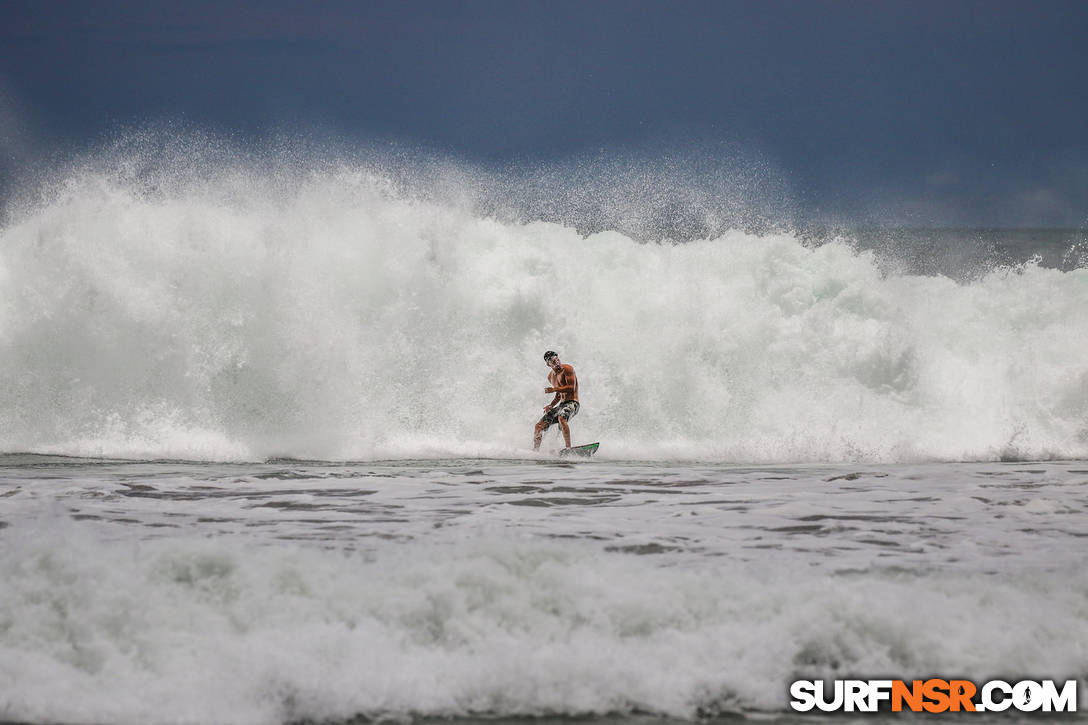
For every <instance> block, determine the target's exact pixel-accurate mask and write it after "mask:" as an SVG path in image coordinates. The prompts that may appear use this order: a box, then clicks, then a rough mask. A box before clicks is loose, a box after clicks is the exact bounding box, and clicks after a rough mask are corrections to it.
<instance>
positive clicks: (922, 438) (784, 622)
mask: <svg viewBox="0 0 1088 725" xmlns="http://www.w3.org/2000/svg"><path fill="white" fill-rule="evenodd" d="M189 144H190V145H189V146H185V147H184V148H182V149H181V151H184V153H182V152H181V151H179V150H178V149H177V148H174V149H173V150H172V151H170V152H169V153H163V152H155V153H150V154H144V155H141V154H142V153H143V152H142V151H141V152H139V153H138V152H137V151H139V149H137V150H136V151H133V149H131V148H126V149H123V150H124V153H119V152H118V151H117V150H116V149H114V150H109V151H105V152H102V153H100V154H99V155H96V156H93V157H90V158H88V159H84V160H82V161H80V162H79V163H75V164H73V165H71V166H70V167H68V168H65V169H62V170H60V171H58V172H56V173H55V174H53V175H52V176H49V177H48V178H43V179H39V180H38V181H36V182H35V184H34V185H32V186H30V187H28V188H26V189H23V190H22V191H21V192H20V193H19V194H17V195H13V196H11V198H10V199H9V200H8V203H7V206H6V208H5V216H4V222H3V226H2V227H0V341H2V344H0V375H2V379H3V381H4V384H3V385H2V386H0V721H7V722H34V723H47V722H48V723H54V722H60V723H261V724H264V723H269V724H271V723H299V722H312V723H319V722H320V723H332V722H348V721H363V720H366V721H371V720H395V721H398V722H403V721H409V720H423V721H429V720H432V719H439V720H443V721H445V720H447V719H454V720H455V721H458V722H464V723H469V722H473V723H475V722H479V721H482V720H486V721H488V722H495V721H503V722H506V721H512V720H514V719H518V718H540V719H543V720H546V721H549V722H551V721H552V719H556V721H560V722H568V723H569V722H574V721H578V722H580V721H583V720H587V721H593V722H599V723H611V722H620V723H658V722H665V721H692V720H700V719H716V718H724V719H727V720H736V719H754V720H760V721H767V720H771V721H779V722H795V721H801V722H805V721H807V722H813V721H820V720H819V718H812V717H804V716H795V715H791V714H790V713H789V711H788V709H787V703H788V699H789V698H788V685H789V683H790V682H791V681H793V680H795V679H815V678H836V677H862V678H875V677H885V676H886V677H901V678H904V679H913V678H924V677H928V676H932V675H939V676H940V675H943V676H954V677H966V678H968V679H972V680H975V681H984V680H986V679H991V678H995V677H1002V678H1005V679H1010V680H1012V679H1043V678H1054V679H1071V678H1077V679H1080V680H1081V681H1082V682H1083V681H1084V679H1085V678H1086V677H1088V607H1086V604H1085V602H1088V577H1086V576H1085V574H1084V561H1085V553H1086V549H1085V541H1086V538H1085V537H1086V536H1088V516H1086V514H1088V510H1086V509H1088V462H1086V460H1085V459H1088V363H1086V361H1088V316H1086V315H1085V314H1084V310H1086V309H1088V268H1086V266H1088V265H1086V258H1085V253H1086V247H1085V237H1084V233H1083V232H1082V231H1078V230H1018V231H1009V230H1003V231H1001V230H999V231H995V230H984V229H977V230H902V229H900V230H889V229H882V230H873V229H868V228H866V229H854V230H852V231H851V230H845V231H844V230H841V229H836V230H831V229H812V228H809V229H806V230H801V231H791V230H790V229H789V227H788V225H785V224H780V225H776V224H768V223H767V220H766V215H765V214H764V215H763V216H762V217H760V219H757V220H755V221H752V220H751V219H748V221H747V222H746V221H745V219H743V218H737V217H736V216H735V215H734V216H731V214H732V211H731V210H735V208H736V207H737V205H738V204H739V202H738V201H737V199H735V198H733V199H728V200H726V201H727V202H728V203H724V202H723V203H722V204H714V203H710V202H708V201H707V199H708V196H707V195H706V194H694V193H685V194H681V195H680V196H679V197H678V196H676V195H675V194H673V195H671V196H670V194H671V193H672V192H670V188H668V187H661V188H660V189H659V191H660V195H659V196H660V199H659V198H658V195H655V193H650V192H651V191H653V187H652V186H649V187H648V186H647V185H646V184H643V185H642V186H640V187H638V188H639V189H641V191H640V192H639V194H634V200H633V201H632V200H631V199H628V203H627V204H626V205H623V204H618V202H617V199H622V198H623V194H622V193H621V192H622V191H623V189H624V188H625V187H624V184H625V183H627V181H629V180H628V179H625V178H620V179H619V180H616V181H614V182H612V183H613V184H614V185H613V186H612V187H609V188H607V189H605V191H608V192H609V193H607V194H606V193H603V191H602V190H601V189H600V188H598V189H597V190H596V192H595V193H594V194H589V193H587V194H585V195H584V198H586V199H588V200H589V202H593V203H596V204H597V206H596V207H593V208H592V209H590V210H589V211H586V209H581V210H579V209H574V210H573V211H572V209H571V207H570V206H569V204H568V205H566V206H564V203H565V202H564V203H560V201H561V199H560V200H559V201H555V203H554V204H551V205H549V204H548V203H544V201H542V199H543V200H545V201H546V197H547V195H546V194H543V192H541V191H540V189H539V188H537V189H533V190H529V191H526V190H525V189H520V190H519V187H518V186H517V185H516V184H513V183H510V184H507V183H506V182H505V181H504V182H503V183H501V184H500V183H497V182H496V180H495V178H490V179H488V178H481V176H480V175H474V173H470V172H469V171H465V170H464V169H457V168H453V169H452V170H451V169H449V168H443V169H439V170H438V171H435V168H434V167H430V168H431V171H434V173H431V174H429V175H426V178H425V179H421V177H420V171H419V169H418V168H413V169H408V170H405V169H404V168H402V167H390V166H388V165H382V164H373V163H361V162H353V161H344V160H334V161H335V162H330V161H329V160H328V159H324V160H321V161H320V162H318V161H314V160H312V159H311V160H310V161H309V162H307V163H303V164H299V163H297V160H289V161H290V163H288V161H285V160H284V159H282V158H281V159H278V160H277V159H273V160H272V161H268V160H261V159H254V158H250V157H246V156H245V155H241V156H239V155H238V154H233V155H232V153H226V152H223V153H222V154H220V153H219V152H220V150H221V149H219V148H218V147H217V146H215V144H210V143H208V142H206V141H202V142H199V143H198V142H197V141H196V140H190V142H189ZM221 157H222V158H221ZM439 171H440V172H441V173H439ZM507 181H508V180H507ZM648 188H649V189H650V191H647V189H648ZM564 193H566V194H567V197H564V198H568V199H569V198H570V197H573V196H575V194H572V193H571V192H570V190H569V189H568V190H566V191H565V192H564ZM555 199H559V197H555ZM655 199H658V201H654V200H655ZM553 201H554V199H553ZM742 201H743V199H742ZM589 202H586V203H589ZM636 202H637V203H636ZM685 203H686V204H687V206H684V204H685ZM640 204H642V205H644V206H645V207H646V216H645V217H639V216H638V210H637V207H639V205H640ZM655 204H657V206H655ZM678 205H679V206H678ZM700 205H702V206H700ZM590 206H592V204H590ZM742 206H743V204H742ZM678 208H680V209H681V211H682V212H683V213H682V214H680V215H679V217H678V216H677V214H676V210H677V209H678ZM632 215H634V216H632ZM670 219H671V220H672V221H671V222H670V221H669V220H670ZM677 219H679V220H680V221H677ZM662 220H664V221H662ZM662 224H664V227H663V226H662ZM669 224H673V226H671V227H670V226H669ZM663 229H664V231H662V230H663ZM670 229H671V232H670ZM546 349H556V350H558V351H559V352H560V354H561V356H562V358H563V360H564V362H568V363H571V364H573V365H574V366H575V369H576V370H577V372H578V375H579V380H580V393H581V399H582V410H581V412H580V413H579V415H578V416H577V417H575V418H574V419H573V421H572V429H573V431H574V438H575V442H576V443H582V442H590V441H594V440H599V441H601V449H600V452H599V454H598V455H597V456H596V457H594V458H593V459H589V460H583V461H568V460H565V459H559V458H557V457H555V456H554V450H555V449H556V448H557V447H558V445H559V443H558V441H557V438H556V437H555V435H554V433H552V434H550V435H549V437H548V438H547V439H546V441H545V445H544V449H545V450H544V452H543V453H542V454H539V455H537V454H534V453H533V452H532V451H531V450H530V441H531V435H532V425H533V423H534V422H535V420H536V419H537V418H538V417H539V415H540V409H541V407H542V406H543V405H544V403H546V402H547V399H548V397H549V396H546V395H544V394H543V392H542V389H543V387H544V385H545V384H546V383H545V374H546V372H547V369H546V367H545V366H544V363H543V360H542V359H541V354H542V352H543V351H544V350H546ZM1082 692H1083V689H1082ZM1083 699H1084V698H1083V697H1082V701H1083ZM992 718H993V721H1003V722H1015V721H1017V716H1016V715H1008V714H1006V715H1004V716H1002V717H997V716H996V715H995V716H992ZM908 719H909V718H908ZM972 719H973V720H974V721H976V722H981V721H988V720H987V718H982V719H979V718H972ZM1066 719H1067V720H1068V719H1069V718H1066Z"/></svg>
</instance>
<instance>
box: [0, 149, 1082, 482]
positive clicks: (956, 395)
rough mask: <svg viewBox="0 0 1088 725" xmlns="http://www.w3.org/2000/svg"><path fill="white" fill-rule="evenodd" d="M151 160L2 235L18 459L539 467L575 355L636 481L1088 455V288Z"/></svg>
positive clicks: (154, 156)
mask: <svg viewBox="0 0 1088 725" xmlns="http://www.w3.org/2000/svg"><path fill="white" fill-rule="evenodd" d="M137 151H139V152H132V150H131V149H113V150H111V151H109V152H106V153H102V154H100V155H98V156H96V157H95V159H94V160H92V161H85V162H83V163H81V164H77V165H74V166H73V167H72V168H70V169H68V170H67V171H66V172H64V173H62V174H59V175H58V176H57V178H56V179H55V180H54V181H52V182H50V183H48V184H43V185H42V186H41V187H39V188H37V189H36V190H35V192H36V193H37V196H36V197H35V198H33V199H30V197H29V196H27V195H26V194H24V195H23V197H21V201H20V202H19V203H18V204H13V205H12V208H11V209H10V210H9V213H8V215H7V220H6V222H5V224H4V227H3V229H2V230H0V235H2V237H0V339H2V340H3V346H2V348H0V374H2V375H3V377H4V380H5V381H6V384H5V386H4V387H3V389H2V390H0V448H3V449H4V450H9V451H10V450H34V451H49V452H59V453H69V454H81V455H86V454H91V455H107V456H134V457H148V456H155V457H160V456H169V457H184V458H206V459H220V460H222V459H251V458H263V457H267V456H277V455H280V456H282V455H289V456H297V457H315V458H366V457H373V456H413V457H418V456H431V455H519V454H520V453H521V452H523V450H524V448H526V447H527V444H528V439H529V436H530V433H531V426H532V423H533V422H534V420H535V418H536V417H537V416H539V414H540V408H541V406H542V405H543V404H544V403H545V402H546V401H547V399H548V397H549V396H545V395H544V394H543V393H542V388H543V386H544V384H545V383H544V373H545V372H546V370H545V368H544V365H543V361H542V360H541V353H542V352H543V350H545V349H557V350H559V351H560V353H561V355H562V357H563V359H564V361H566V362H569V363H572V364H573V365H575V367H576V369H577V371H578V373H579V376H580V380H581V386H582V388H581V393H582V400H583V411H582V413H581V414H580V415H579V416H578V418H576V419H575V425H574V429H575V435H576V437H579V438H581V437H587V438H589V439H592V440H597V439H600V440H604V441H607V445H606V447H605V448H603V449H602V451H609V452H610V453H611V454H612V455H618V456H634V457H649V458H656V457H661V458H709V459H729V460H744V461H756V462H759V461H811V460H867V461H901V460H915V459H932V458H936V459H957V460H958V459H976V458H982V459H991V458H999V457H1012V458H1038V457H1054V456H1064V457H1076V456H1085V455H1088V435H1086V424H1085V420H1086V416H1088V372H1086V368H1085V363H1084V361H1085V360H1088V318H1086V317H1085V316H1084V315H1083V310H1084V309H1086V308H1088V283H1086V281H1088V278H1086V275H1088V271H1085V270H1083V269H1079V270H1074V271H1071V272H1064V273H1063V272H1059V271H1056V270H1049V269H1043V268H1040V267H1038V266H1035V265H1031V264H1029V265H1025V266H1022V267H1018V268H1011V269H1010V268H1002V269H995V270H993V271H992V272H990V273H989V274H986V275H983V276H981V277H979V278H977V279H974V280H972V281H970V282H966V283H957V282H955V281H953V280H950V279H948V278H945V277H939V276H910V275H901V274H894V273H889V272H887V271H885V270H884V269H883V268H882V267H881V265H879V264H877V262H876V260H875V259H874V257H873V256H872V255H871V254H870V253H867V252H859V251H858V250H856V249H855V248H854V247H853V246H851V245H850V244H848V243H846V242H845V241H843V240H830V241H826V243H823V244H819V245H813V244H808V243H804V242H803V241H802V240H800V239H799V238H798V237H797V236H795V235H792V234H789V233H785V232H774V231H768V230H767V229H768V228H766V227H765V228H764V229H763V230H762V231H758V232H757V231H748V232H745V231H739V230H723V229H720V228H717V227H716V226H714V225H710V226H705V229H707V230H708V232H707V238H704V239H695V240H693V241H688V242H684V243H673V242H671V241H653V240H652V239H651V240H647V239H646V238H642V237H640V238H638V239H635V238H632V236H629V234H630V230H629V229H627V227H624V226H623V225H622V224H621V225H617V226H619V227H620V228H624V229H627V231H628V233H624V232H621V231H616V230H609V229H604V230H603V231H595V232H594V233H588V234H587V233H586V232H585V229H586V225H584V224H581V225H580V224H579V223H578V222H577V220H573V221H572V220H563V219H562V218H559V217H561V216H562V215H559V217H557V219H558V220H557V221H539V220H538V221H528V219H530V218H538V219H539V218H540V217H541V216H544V217H547V215H546V214H545V215H540V214H535V215H534V214H520V215H519V213H517V211H516V210H517V207H518V204H519V203H521V200H523V198H524V195H522V196H519V193H520V192H519V191H518V190H517V189H514V188H511V189H510V190H509V191H508V192H506V193H508V196H509V198H507V199H505V200H504V197H503V196H502V194H503V193H504V192H503V191H502V189H500V188H498V187H496V186H495V184H493V183H492V185H491V187H490V188H489V190H488V192H487V194H488V197H487V201H486V203H483V204H481V203H480V198H481V197H480V194H479V189H480V188H482V187H484V186H487V183H488V182H487V181H486V180H481V176H480V175H474V174H473V172H471V171H470V170H465V169H459V168H457V167H455V166H451V165H447V166H446V167H444V168H442V169H439V168H438V167H437V166H432V167H430V169H429V170H428V169H427V168H426V167H425V166H422V165H421V166H417V167H414V168H413V167H411V165H410V164H409V165H403V164H402V165H397V164H396V163H391V162H388V161H387V162H382V163H370V162H367V163H364V162H358V161H345V160H342V159H340V158H337V157H335V155H332V156H329V155H326V156H325V157H323V158H311V159H310V160H308V161H307V162H306V163H297V162H294V161H292V162H290V163H288V162H285V161H283V159H280V160H279V161H276V160H272V161H267V160H265V161H262V160H259V159H254V158H253V157H252V156H247V155H245V154H241V153H238V152H236V151H231V150H230V149H226V148H224V147H223V146H221V145H217V144H216V143H215V142H214V141H209V140H207V139H199V138H190V139H189V140H188V141H184V142H176V143H175V144H174V146H173V147H172V148H171V149H170V151H169V153H162V152H147V151H146V149H143V150H139V149H138V150H137ZM436 169H438V171H439V172H440V173H438V172H436ZM432 172H433V173H434V178H431V179H427V180H424V181H425V182H426V183H423V181H420V180H419V179H418V178H416V177H418V176H419V175H420V174H425V173H432ZM492 181H494V180H492ZM553 181H554V180H553ZM666 181H667V179H663V180H662V182H661V183H665V182H666ZM416 182H420V183H416ZM643 182H645V179H643ZM617 183H622V181H620V182H617ZM645 186H646V184H645V183H643V187H645ZM424 187H426V189H427V191H426V192H425V193H421V192H420V191H419V189H421V188H424ZM640 188H641V187H640ZM640 193H642V194H644V195H645V194H646V193H648V192H647V190H646V189H645V188H642V190H641V192H640ZM661 193H662V194H666V193H667V189H662V190H661ZM611 196H612V197H613V198H618V197H619V196H622V194H619V193H618V192H615V190H613V193H612V194H611ZM651 196H652V194H651ZM689 201H691V203H698V202H699V200H698V199H697V198H695V197H691V198H690V199H689ZM534 203H536V204H538V205H539V203H540V202H539V199H537V200H536V201H535V202H534ZM500 209H505V210H506V211H499V210H500ZM509 209H514V210H515V212H509ZM693 213H694V216H696V217H697V216H699V214H698V213H697V212H691V210H690V209H688V210H687V213H686V214H687V215H686V216H685V218H686V219H691V218H693V217H692V214H693ZM706 216H709V214H708V215H704V217H706ZM599 218H600V217H599V215H598V222H599ZM590 226H591V227H594V228H599V227H600V226H601V225H600V224H599V223H597V224H595V225H590ZM718 226H720V225H718ZM641 228H642V229H643V230H645V229H647V228H650V227H646V226H645V225H643V226H642V227H641ZM699 228H704V227H699ZM580 229H581V231H579V230H580ZM636 236H637V235H636Z"/></svg>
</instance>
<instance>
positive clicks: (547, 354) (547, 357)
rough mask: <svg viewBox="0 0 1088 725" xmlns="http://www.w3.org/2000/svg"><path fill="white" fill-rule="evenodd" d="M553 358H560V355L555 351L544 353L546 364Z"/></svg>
mask: <svg viewBox="0 0 1088 725" xmlns="http://www.w3.org/2000/svg"><path fill="white" fill-rule="evenodd" d="M553 357H559V355H558V353H556V352H555V350H548V351H547V352H546V353H544V362H547V361H548V360H551V359H552V358H553Z"/></svg>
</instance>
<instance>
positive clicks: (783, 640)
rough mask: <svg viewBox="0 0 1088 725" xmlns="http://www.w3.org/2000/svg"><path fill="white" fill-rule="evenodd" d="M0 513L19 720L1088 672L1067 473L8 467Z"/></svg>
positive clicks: (1007, 469) (753, 697) (470, 465)
mask: <svg viewBox="0 0 1088 725" xmlns="http://www.w3.org/2000/svg"><path fill="white" fill-rule="evenodd" d="M604 450H607V448H605V449H604ZM0 497H2V498H0V515H2V517H3V521H2V529H0V542H2V546H0V552H2V553H0V581H2V582H3V584H2V589H0V591H2V592H3V598H2V600H0V602H2V603H0V679H2V680H3V681H4V687H3V689H2V692H3V695H2V700H0V718H2V719H4V720H9V721H20V722H21V721H27V722H80V723H82V722H88V723H89V722H114V723H151V722H161V723H182V722H184V723H212V722H224V723H227V722H229V723H281V722H301V721H307V722H336V721H342V720H347V719H350V718H353V717H356V716H365V717H367V718H379V719H381V718H391V719H394V720H404V719H407V718H425V717H442V718H446V717H456V718H467V717H487V718H509V717H516V716H537V717H540V716H566V717H570V718H576V719H577V718H586V717H588V716H601V717H604V716H612V717H613V718H614V717H617V716H631V715H633V714H641V715H642V716H644V717H647V716H654V717H651V718H650V719H651V720H653V719H655V718H673V719H698V718H706V717H713V716H724V715H741V714H747V715H749V716H754V715H762V716H764V717H767V716H777V717H785V716H786V714H787V713H788V709H787V704H788V695H787V693H788V685H789V683H790V682H792V681H793V680H794V679H817V678H825V677H826V678H835V677H840V678H842V677H850V676H860V677H865V678H869V677H879V676H882V675H888V676H895V677H902V678H905V679H911V678H919V677H928V676H931V675H945V676H952V675H955V676H966V677H969V678H970V679H973V680H975V681H978V682H982V681H985V680H987V679H991V678H996V677H1004V678H1016V679H1030V678H1034V679H1041V678H1043V677H1047V678H1060V679H1063V680H1064V679H1071V678H1083V677H1084V675H1085V673H1086V672H1088V667H1086V665H1088V609H1086V607H1085V602H1086V601H1088V580H1086V578H1085V576H1084V554H1085V540H1086V537H1088V463H1085V462H1070V461H1052V462H1031V463H1028V462H1009V463H1001V462H993V463H939V464H936V463H934V464H914V465H906V464H883V465H850V464H835V465H811V464H809V465H777V466H745V465H734V464H722V463H686V464H676V463H668V462H631V461H622V460H609V459H608V458H607V457H604V456H602V458H600V459H598V460H591V461H586V462H579V463H569V462H564V461H561V460H559V459H555V458H551V457H547V456H545V457H542V458H536V459H526V460H515V459H511V460H498V459H447V460H440V459H435V460H404V461H374V462H359V463H338V464H330V463H314V462H301V461H276V462H269V463H265V464H222V463H217V464H209V463H205V464H198V463H180V462H123V461H94V460H80V459H66V458H59V457H49V456H27V455H21V456H7V457H4V458H3V459H0ZM1013 681H1015V679H1014V680H1013ZM62 693H63V696H61V695H62ZM889 717H890V716H889ZM1020 717H1023V716H1020ZM802 719H803V718H802ZM624 721H625V722H626V721H628V718H625V719H624ZM995 721H997V720H995ZM1004 721H1010V722H1012V721H1017V716H1015V715H1013V716H1011V717H1010V716H1005V719H1004Z"/></svg>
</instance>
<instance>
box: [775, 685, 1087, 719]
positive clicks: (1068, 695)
mask: <svg viewBox="0 0 1088 725" xmlns="http://www.w3.org/2000/svg"><path fill="white" fill-rule="evenodd" d="M790 697H791V698H792V699H791V700H790V707H792V708H793V709H794V710H796V711H797V712H809V711H810V710H813V709H817V710H822V711H823V712H877V711H879V710H886V709H890V710H891V711H892V712H901V711H903V710H907V711H910V712H1003V711H1005V710H1010V709H1011V710H1013V711H1018V712H1076V711H1077V681H1076V680H1066V681H1065V683H1064V684H1063V685H1061V686H1060V687H1059V686H1058V685H1057V684H1056V683H1055V682H1054V680H1041V681H1034V680H1022V681H1020V682H1016V683H1009V682H1005V681H1004V680H990V681H989V682H986V683H983V684H982V685H981V686H979V685H976V684H975V683H974V682H971V681H970V680H941V679H936V678H933V679H929V680H912V681H910V682H909V683H908V682H906V681H904V680H834V681H833V682H828V683H825V682H824V681H822V680H797V681H796V682H794V683H793V684H792V685H790Z"/></svg>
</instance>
